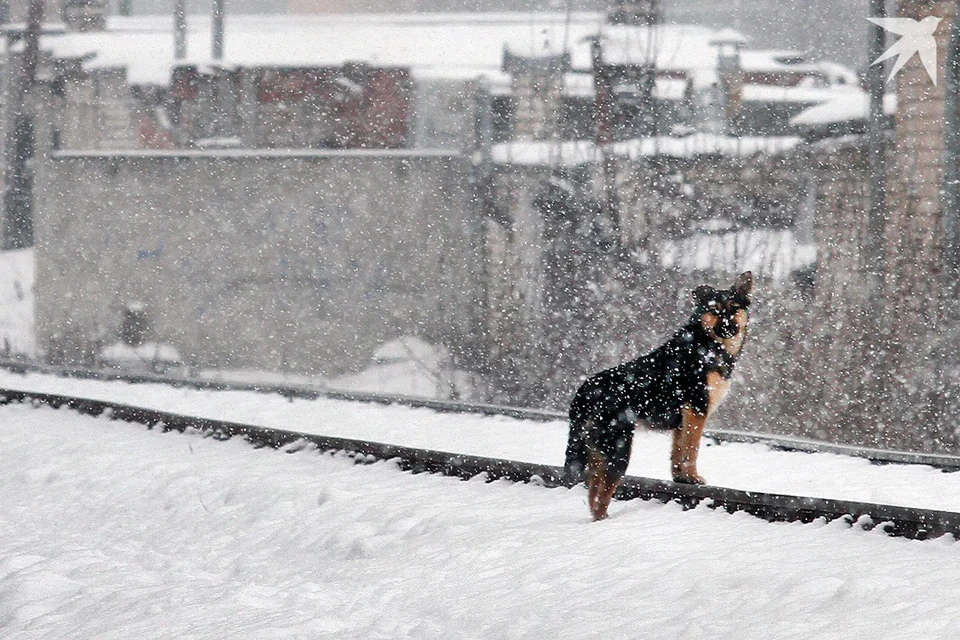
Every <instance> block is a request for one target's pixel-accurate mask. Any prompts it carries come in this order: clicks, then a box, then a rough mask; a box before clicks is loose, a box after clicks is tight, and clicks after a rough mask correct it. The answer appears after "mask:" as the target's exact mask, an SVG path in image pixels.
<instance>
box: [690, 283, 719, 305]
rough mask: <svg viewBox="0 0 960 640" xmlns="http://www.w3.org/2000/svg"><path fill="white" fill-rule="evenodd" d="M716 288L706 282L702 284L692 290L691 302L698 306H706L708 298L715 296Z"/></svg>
mask: <svg viewBox="0 0 960 640" xmlns="http://www.w3.org/2000/svg"><path fill="white" fill-rule="evenodd" d="M716 294H717V290H716V289H714V288H713V287H711V286H710V285H708V284H702V285H700V286H699V287H697V288H696V289H694V290H693V304H695V305H697V306H698V307H702V306H706V304H707V303H708V302H710V300H712V299H713V298H715V297H716Z"/></svg>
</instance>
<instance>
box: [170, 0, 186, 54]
mask: <svg viewBox="0 0 960 640" xmlns="http://www.w3.org/2000/svg"><path fill="white" fill-rule="evenodd" d="M173 57H174V58H175V59H177V60H183V59H184V58H186V57H187V0H173Z"/></svg>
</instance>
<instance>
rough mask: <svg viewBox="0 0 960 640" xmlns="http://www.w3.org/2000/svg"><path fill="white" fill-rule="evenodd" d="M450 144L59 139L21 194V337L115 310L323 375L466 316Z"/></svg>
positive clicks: (73, 326) (471, 239) (110, 321)
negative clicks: (183, 146) (31, 315)
mask: <svg viewBox="0 0 960 640" xmlns="http://www.w3.org/2000/svg"><path fill="white" fill-rule="evenodd" d="M465 170H466V165H465V161H464V160H463V159H461V158H460V157H458V156H456V155H449V154H441V153H429V152H428V153H410V152H402V151H401V152H382V153H373V152H333V153H329V152H327V153H320V152H311V153H291V152H280V151H278V152H270V151H263V152H182V153H173V152H156V153H146V152H130V153H125V154H124V153H115V154H96V153H91V152H87V153H81V152H60V153H56V154H54V156H53V157H52V158H51V159H49V160H46V161H44V162H43V163H42V165H41V167H40V176H39V179H38V193H37V201H36V204H37V206H36V227H37V229H36V237H37V275H36V313H37V333H38V345H39V346H40V348H41V349H43V350H46V352H47V353H48V355H49V354H51V353H53V352H54V351H62V352H64V353H68V354H69V353H71V351H70V350H71V349H73V351H74V352H76V351H80V352H82V351H83V350H84V349H88V348H90V346H89V345H94V346H95V345H96V343H98V342H111V341H113V340H115V339H116V338H115V336H116V328H117V325H118V323H119V320H120V313H121V309H122V307H123V306H124V305H125V304H127V303H128V302H129V301H132V300H136V301H140V302H142V303H145V304H146V305H147V309H148V314H149V317H150V319H151V324H152V330H151V335H150V336H149V337H150V338H152V339H158V340H162V341H165V342H169V343H172V344H173V345H174V346H176V347H177V348H178V349H179V350H180V351H181V354H182V355H183V357H184V360H185V361H187V362H189V363H193V364H197V365H205V366H219V367H231V368H232V367H256V368H260V369H270V370H285V371H296V372H304V373H315V374H336V373H339V372H342V371H346V370H350V369H356V368H359V367H360V366H362V365H364V364H365V363H366V361H367V359H368V358H369V356H370V354H371V352H372V351H373V349H374V348H375V347H376V346H377V345H378V344H379V343H381V342H382V341H384V340H387V339H390V338H394V337H397V336H398V335H401V334H415V335H419V336H422V337H424V338H426V339H428V340H433V341H438V342H443V343H445V344H447V345H448V346H450V347H452V348H453V349H454V351H455V352H456V350H457V349H459V348H462V347H463V346H464V344H465V342H466V341H468V340H469V336H472V335H477V334H478V333H479V332H478V331H477V330H476V328H475V327H474V323H475V322H476V321H477V320H476V317H477V316H479V305H478V304H477V303H476V301H475V297H476V296H475V292H476V288H477V286H478V284H477V283H478V278H479V274H480V271H481V270H480V269H479V268H477V266H476V260H477V258H476V245H475V236H474V233H473V232H472V229H474V228H475V226H476V225H475V221H474V219H473V217H472V216H473V209H472V208H471V205H470V203H469V201H468V197H467V194H466V192H465V191H464V190H463V185H465V184H466V179H465V176H464V172H465Z"/></svg>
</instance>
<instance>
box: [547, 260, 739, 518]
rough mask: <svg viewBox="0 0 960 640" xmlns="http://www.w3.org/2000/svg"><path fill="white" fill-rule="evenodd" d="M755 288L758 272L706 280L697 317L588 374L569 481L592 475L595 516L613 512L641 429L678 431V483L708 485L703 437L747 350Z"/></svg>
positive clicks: (572, 440)
mask: <svg viewBox="0 0 960 640" xmlns="http://www.w3.org/2000/svg"><path fill="white" fill-rule="evenodd" d="M752 294H753V274H752V273H751V272H749V271H746V272H744V273H742V274H740V275H739V276H738V277H737V279H736V281H735V282H734V284H733V287H731V288H730V289H720V290H718V289H714V288H713V287H710V286H707V285H701V286H699V287H697V288H696V289H694V291H693V303H694V311H693V315H692V316H691V317H690V320H689V321H688V322H687V323H686V324H685V325H683V326H682V327H681V328H680V329H679V330H678V331H677V332H676V333H675V334H674V335H673V337H672V338H670V340H668V341H667V342H666V343H664V344H662V345H661V346H660V347H658V348H657V349H655V350H654V351H652V352H650V353H648V354H647V355H644V356H641V357H639V358H637V359H636V360H632V361H630V362H626V363H623V364H621V365H619V366H617V367H614V368H612V369H606V370H604V371H601V372H599V373H597V374H594V375H592V376H590V377H589V378H587V380H586V381H585V382H584V383H583V384H582V385H581V386H580V388H579V389H578V390H577V393H576V394H575V395H574V397H573V401H572V402H571V403H570V433H569V437H568V440H567V449H566V460H565V463H564V484H566V485H567V486H573V485H575V484H578V483H579V482H581V481H582V480H583V479H584V474H585V475H586V481H587V488H588V502H589V505H590V513H591V515H592V516H593V519H594V520H603V519H605V518H606V517H607V508H608V507H609V505H610V501H611V500H612V499H613V494H614V492H615V491H616V490H617V487H618V486H619V485H620V482H621V481H622V480H623V476H624V474H625V473H626V470H627V464H628V463H629V462H630V450H631V446H632V443H633V432H634V428H635V427H636V426H637V425H638V424H642V425H643V426H646V427H648V428H651V429H662V430H672V431H673V448H672V452H671V457H670V465H671V471H672V473H673V480H674V482H681V483H688V484H704V483H705V481H704V479H703V477H701V476H700V474H699V473H697V455H698V453H699V450H700V437H701V435H702V434H703V429H704V426H705V425H706V422H707V418H709V417H710V415H711V414H712V413H713V412H714V411H715V410H716V408H717V407H718V406H719V405H720V403H721V402H723V400H724V398H725V397H726V395H727V392H728V391H729V389H730V376H731V374H732V373H733V368H734V366H735V365H736V363H737V360H738V358H739V357H740V353H741V351H742V350H743V344H744V340H745V339H746V334H747V322H748V320H749V308H750V302H751V299H752Z"/></svg>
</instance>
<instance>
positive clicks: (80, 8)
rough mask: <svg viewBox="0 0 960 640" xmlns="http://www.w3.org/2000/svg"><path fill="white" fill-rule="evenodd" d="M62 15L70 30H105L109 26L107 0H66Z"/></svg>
mask: <svg viewBox="0 0 960 640" xmlns="http://www.w3.org/2000/svg"><path fill="white" fill-rule="evenodd" d="M62 16H63V22H64V24H66V25H67V29H68V30H70V31H103V30H104V29H106V28H107V0H64V3H63V9H62Z"/></svg>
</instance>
